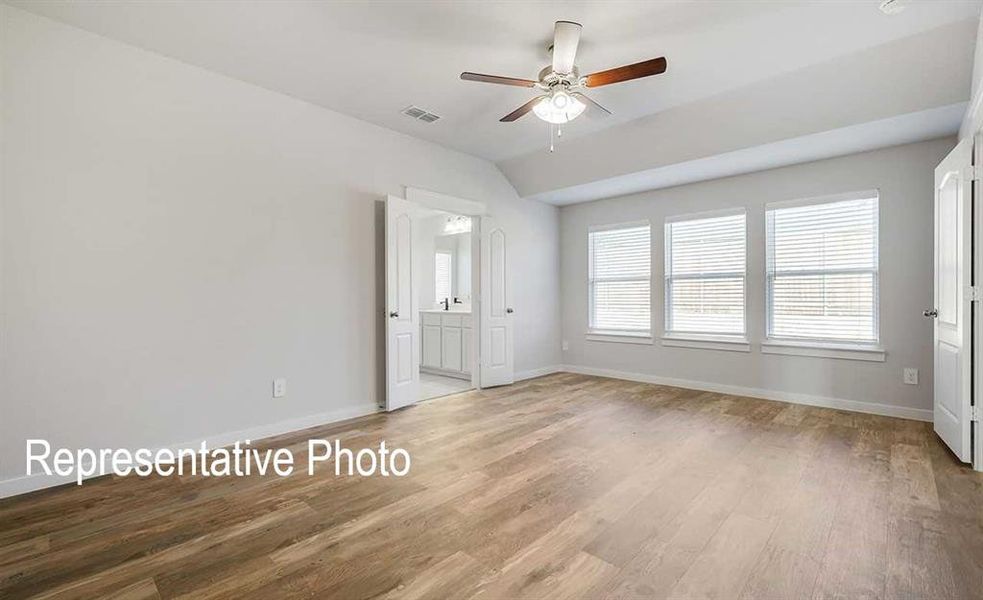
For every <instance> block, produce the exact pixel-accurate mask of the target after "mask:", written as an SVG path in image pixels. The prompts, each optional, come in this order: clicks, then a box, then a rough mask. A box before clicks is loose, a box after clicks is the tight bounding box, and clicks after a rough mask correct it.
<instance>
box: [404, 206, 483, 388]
mask: <svg viewBox="0 0 983 600" xmlns="http://www.w3.org/2000/svg"><path fill="white" fill-rule="evenodd" d="M423 210H424V214H422V215H421V216H420V220H419V225H418V226H417V236H416V239H415V240H414V245H415V247H416V252H415V254H416V256H417V257H418V260H419V261H420V264H419V265H418V272H419V273H420V285H419V288H418V289H419V295H420V298H419V306H420V367H419V370H420V392H419V400H429V399H431V398H439V397H440V396H447V395H449V394H456V393H459V392H463V391H467V390H470V389H472V388H473V387H474V386H473V385H472V374H473V373H474V351H473V347H474V339H475V338H474V318H473V313H472V287H471V284H472V281H471V279H472V273H474V272H475V271H476V269H475V267H474V261H473V259H474V258H476V256H475V253H474V252H472V244H473V241H474V240H473V239H472V236H471V225H472V221H471V217H469V216H466V215H457V214H453V213H449V212H445V211H440V210H434V209H423Z"/></svg>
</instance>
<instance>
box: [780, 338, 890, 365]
mask: <svg viewBox="0 0 983 600" xmlns="http://www.w3.org/2000/svg"><path fill="white" fill-rule="evenodd" d="M761 353H762V354H784V355H786V356H813V357H816V358H841V359H845V360H862V361H868V362H884V361H885V360H886V359H887V351H885V350H884V348H883V347H882V346H880V345H879V344H849V343H842V344H841V343H837V342H820V341H812V340H809V341H799V340H783V339H777V338H771V339H768V340H765V341H764V342H761Z"/></svg>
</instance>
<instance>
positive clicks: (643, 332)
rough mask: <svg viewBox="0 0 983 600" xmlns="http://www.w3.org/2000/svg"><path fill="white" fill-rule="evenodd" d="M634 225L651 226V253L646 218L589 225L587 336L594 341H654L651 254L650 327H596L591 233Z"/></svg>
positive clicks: (633, 342)
mask: <svg viewBox="0 0 983 600" xmlns="http://www.w3.org/2000/svg"><path fill="white" fill-rule="evenodd" d="M633 227H648V228H649V254H650V255H651V252H652V223H651V222H650V221H648V220H647V219H645V220H640V221H625V222H622V223H608V224H605V225H590V226H588V227H587V240H588V242H587V333H586V334H585V337H586V339H587V340H588V341H593V342H622V343H626V344H651V343H652V321H651V319H652V314H651V313H652V259H651V256H649V328H648V329H639V330H625V331H616V330H611V329H595V328H594V327H593V320H594V266H593V260H592V253H593V248H592V247H591V245H590V234H592V233H597V232H600V231H612V230H616V229H630V228H633Z"/></svg>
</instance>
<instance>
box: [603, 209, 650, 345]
mask: <svg viewBox="0 0 983 600" xmlns="http://www.w3.org/2000/svg"><path fill="white" fill-rule="evenodd" d="M588 246H589V255H590V256H589V259H588V260H589V271H590V273H589V281H590V284H589V287H590V319H589V323H590V330H591V331H593V332H610V333H627V334H635V335H648V334H649V333H650V332H651V330H652V315H651V300H652V297H651V292H650V289H651V262H652V251H651V231H650V228H649V225H648V223H645V224H632V225H618V226H613V227H605V228H595V229H592V230H591V231H590V233H589V234H588Z"/></svg>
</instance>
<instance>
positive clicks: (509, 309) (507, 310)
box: [505, 308, 515, 315]
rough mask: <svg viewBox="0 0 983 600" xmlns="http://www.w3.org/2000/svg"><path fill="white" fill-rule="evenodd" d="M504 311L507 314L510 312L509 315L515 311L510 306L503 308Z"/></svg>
mask: <svg viewBox="0 0 983 600" xmlns="http://www.w3.org/2000/svg"><path fill="white" fill-rule="evenodd" d="M505 312H507V313H508V314H510V315H511V314H512V313H514V312H515V311H514V310H512V309H511V308H506V309H505Z"/></svg>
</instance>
